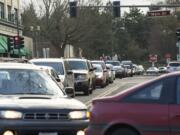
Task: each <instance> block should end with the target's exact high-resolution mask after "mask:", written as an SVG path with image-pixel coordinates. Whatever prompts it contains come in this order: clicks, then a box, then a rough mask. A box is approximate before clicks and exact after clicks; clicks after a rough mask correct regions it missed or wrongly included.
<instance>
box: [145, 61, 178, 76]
mask: <svg viewBox="0 0 180 135" xmlns="http://www.w3.org/2000/svg"><path fill="white" fill-rule="evenodd" d="M174 71H180V62H179V61H171V62H169V63H168V65H167V66H161V67H155V66H152V67H149V68H148V69H147V70H146V74H147V75H148V74H151V75H152V74H155V75H158V74H162V73H171V72H174Z"/></svg>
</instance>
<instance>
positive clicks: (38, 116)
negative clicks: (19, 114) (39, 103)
mask: <svg viewBox="0 0 180 135" xmlns="http://www.w3.org/2000/svg"><path fill="white" fill-rule="evenodd" d="M23 118H24V119H25V120H67V119H68V114H63V113H24V117H23Z"/></svg>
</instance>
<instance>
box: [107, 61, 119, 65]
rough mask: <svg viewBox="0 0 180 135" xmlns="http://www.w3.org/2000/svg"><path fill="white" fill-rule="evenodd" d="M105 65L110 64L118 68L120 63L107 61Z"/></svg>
mask: <svg viewBox="0 0 180 135" xmlns="http://www.w3.org/2000/svg"><path fill="white" fill-rule="evenodd" d="M106 64H111V65H113V66H120V62H118V61H117V62H115V61H107V62H106Z"/></svg>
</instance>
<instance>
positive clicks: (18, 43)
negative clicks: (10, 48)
mask: <svg viewBox="0 0 180 135" xmlns="http://www.w3.org/2000/svg"><path fill="white" fill-rule="evenodd" d="M23 47H24V37H20V36H15V37H14V49H20V48H23Z"/></svg>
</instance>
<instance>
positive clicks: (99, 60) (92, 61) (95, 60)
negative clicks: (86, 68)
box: [91, 60, 105, 63]
mask: <svg viewBox="0 0 180 135" xmlns="http://www.w3.org/2000/svg"><path fill="white" fill-rule="evenodd" d="M91 62H102V63H105V62H104V61H103V60H92V61H91Z"/></svg>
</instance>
